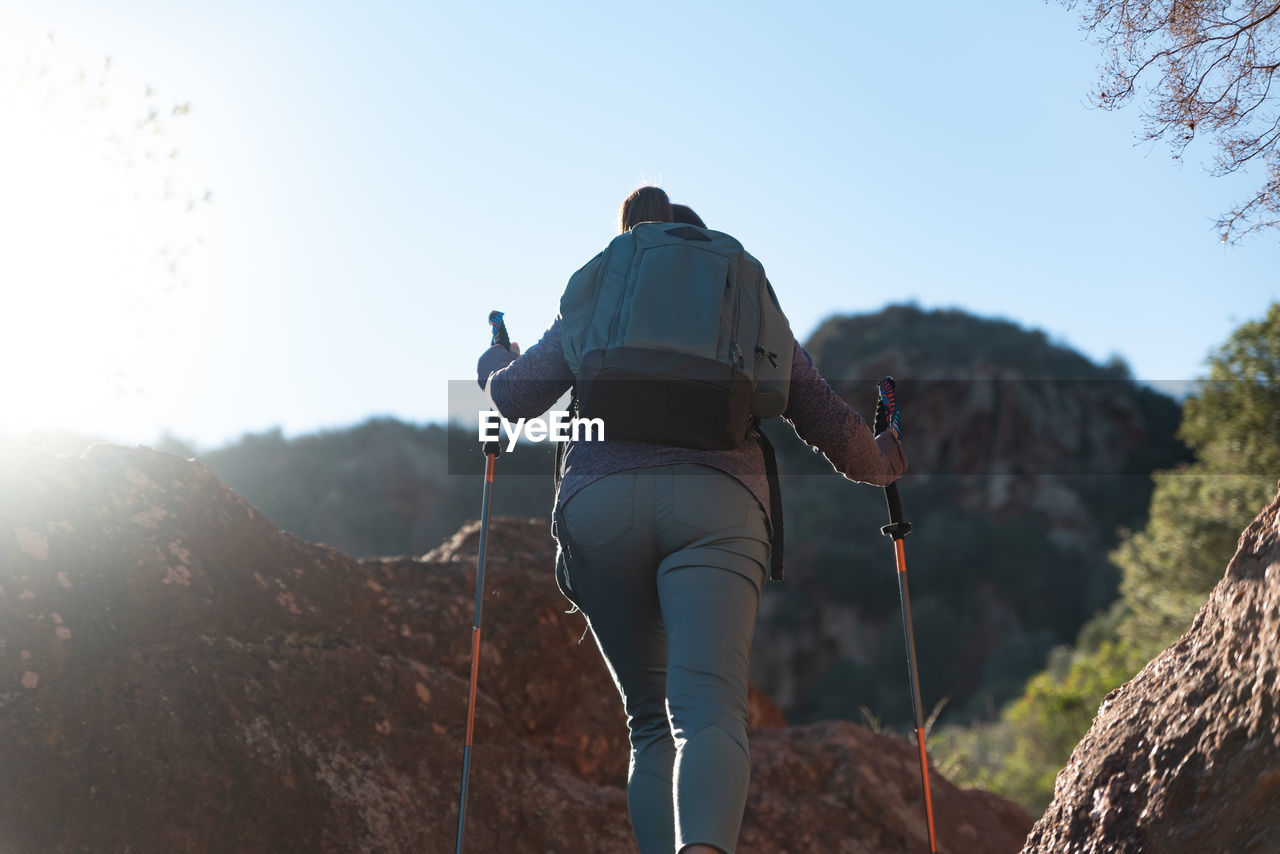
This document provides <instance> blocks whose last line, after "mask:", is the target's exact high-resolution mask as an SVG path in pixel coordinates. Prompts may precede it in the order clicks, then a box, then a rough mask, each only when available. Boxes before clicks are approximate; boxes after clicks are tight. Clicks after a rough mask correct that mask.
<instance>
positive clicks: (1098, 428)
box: [200, 306, 1187, 725]
mask: <svg viewBox="0 0 1280 854" xmlns="http://www.w3.org/2000/svg"><path fill="white" fill-rule="evenodd" d="M806 347H807V348H808V349H809V350H810V352H811V353H812V354H813V356H814V358H815V360H816V362H817V364H818V367H819V369H820V370H822V372H823V374H824V375H825V376H827V377H828V378H829V380H830V381H831V383H832V385H833V387H834V388H835V389H836V390H837V391H838V392H839V393H840V394H841V395H842V396H843V397H844V398H845V399H846V400H848V401H849V402H850V404H851V405H852V406H853V407H854V408H855V409H856V410H857V411H859V412H860V413H862V414H863V415H864V416H866V417H868V418H870V416H871V414H872V408H873V403H874V383H875V381H876V380H877V379H879V378H880V377H881V376H883V375H885V374H892V375H893V376H894V377H895V378H896V379H897V381H898V388H899V398H900V400H901V402H902V405H903V408H904V418H905V425H904V429H905V436H904V438H905V442H906V446H907V450H908V454H909V456H910V459H911V473H910V474H909V475H908V476H907V477H906V478H905V479H904V480H903V481H902V484H901V490H902V496H903V503H904V507H905V511H906V514H907V517H908V518H909V519H910V520H911V521H912V522H913V523H914V525H915V530H914V532H913V533H912V534H911V535H910V536H909V537H908V538H907V543H906V546H907V557H908V567H909V578H910V580H911V585H912V596H913V610H914V617H915V627H916V633H917V643H918V646H919V655H920V669H921V687H922V690H923V692H924V697H925V704H926V705H927V706H929V707H930V708H932V707H933V705H934V704H936V703H937V702H938V701H939V700H941V699H942V698H944V697H945V698H948V705H947V708H946V712H945V716H946V717H947V719H949V720H965V719H968V718H970V717H972V716H974V715H980V714H982V713H984V712H985V711H986V710H987V709H988V708H998V707H999V705H1000V704H1001V703H1002V702H1003V701H1004V700H1006V699H1009V698H1012V697H1013V696H1015V695H1016V694H1017V693H1018V692H1019V691H1020V689H1021V686H1022V683H1023V681H1025V679H1026V677H1027V676H1029V675H1030V674H1032V673H1034V672H1035V671H1037V670H1039V669H1040V668H1041V667H1042V666H1043V664H1044V657H1045V655H1046V653H1047V652H1048V650H1049V649H1050V648H1051V647H1052V646H1054V645H1055V644H1060V643H1070V642H1071V641H1072V640H1073V639H1074V638H1075V635H1076V633H1077V631H1078V630H1079V628H1080V626H1081V625H1082V624H1083V623H1084V622H1085V621H1086V620H1087V619H1088V618H1089V617H1090V616H1091V615H1092V614H1093V613H1094V612H1095V611H1097V610H1099V609H1101V608H1104V607H1105V606H1106V605H1108V604H1109V603H1110V602H1111V601H1112V600H1113V599H1114V598H1115V596H1116V584H1117V578H1118V574H1117V571H1116V569H1115V568H1114V567H1113V566H1112V564H1111V563H1110V562H1109V561H1108V560H1107V557H1106V556H1107V553H1108V551H1109V550H1110V549H1111V548H1113V547H1114V546H1115V544H1116V542H1117V537H1116V533H1117V530H1118V529H1119V528H1120V527H1121V526H1128V527H1137V526H1140V525H1141V524H1142V523H1143V522H1144V519H1145V513H1146V508H1147V502H1148V498H1149V495H1150V490H1151V485H1150V481H1149V478H1148V475H1149V473H1150V472H1151V471H1152V470H1154V469H1156V468H1164V467H1168V466H1171V465H1173V464H1174V463H1175V462H1177V461H1179V460H1182V459H1185V458H1186V457H1187V454H1186V449H1185V448H1183V447H1182V445H1181V444H1180V443H1179V442H1178V441H1177V440H1176V439H1175V438H1174V432H1175V429H1176V427H1177V424H1178V419H1179V409H1178V406H1177V405H1176V403H1175V402H1174V401H1173V400H1172V399H1171V398H1168V397H1166V396H1164V395H1161V394H1158V393H1156V392H1153V391H1151V390H1149V389H1146V388H1143V387H1141V386H1139V385H1138V384H1136V383H1135V382H1133V380H1132V379H1131V378H1130V377H1129V374H1128V370H1127V369H1126V368H1125V367H1124V366H1123V364H1120V363H1113V364H1108V365H1104V366H1099V365H1096V364H1094V363H1093V362H1091V361H1090V360H1089V359H1087V358H1086V357H1084V356H1082V355H1081V354H1079V353H1077V352H1075V351H1073V350H1071V349H1069V348H1066V347H1063V346H1060V345H1057V344H1054V343H1052V342H1051V341H1049V340H1048V338H1047V337H1046V336H1045V335H1044V333H1043V332H1040V331H1035V330H1026V329H1023V328H1021V327H1019V326H1017V325H1016V324H1013V323H1010V322H1007V321H1003V320H993V319H988V318H982V317H977V316H974V315H972V314H969V313H966V312H963V311H959V310H937V311H925V310H921V309H919V308H916V307H913V306H892V307H889V308H887V309H885V310H883V311H881V312H878V313H876V314H870V315H855V316H847V317H834V318H831V319H829V320H828V321H827V322H825V323H824V324H823V325H822V326H821V327H820V328H819V329H818V330H817V331H816V332H815V333H814V335H813V336H812V337H811V338H810V340H809V341H808V342H806ZM766 427H767V430H768V432H769V433H770V435H771V436H773V437H774V439H775V445H776V446H777V449H778V455H779V462H780V466H781V469H782V471H783V473H784V478H783V492H784V503H785V509H786V520H787V580H786V581H785V582H783V583H782V584H769V585H767V587H766V596H765V600H764V602H763V603H762V606H761V617H760V622H759V625H758V628H757V634H756V644H755V647H754V649H753V653H752V668H753V676H754V678H755V679H756V680H757V681H758V682H759V683H760V684H761V685H762V687H764V688H765V690H767V691H768V692H769V694H770V695H771V696H773V697H774V698H775V699H776V700H777V701H778V703H779V705H780V706H781V707H782V708H783V710H784V711H785V713H786V714H787V716H788V719H790V720H795V721H797V722H802V721H807V720H815V719H821V718H829V717H846V718H852V719H858V718H859V717H861V716H862V715H863V711H862V709H863V707H866V709H867V712H869V714H870V715H871V716H872V717H874V718H878V719H880V720H882V721H883V722H884V723H886V724H894V725H898V724H904V723H905V722H906V721H908V720H909V719H910V714H911V710H910V705H909V699H908V695H907V691H906V685H905V677H904V672H905V670H904V668H903V665H902V661H903V656H904V655H905V653H904V651H903V641H902V631H901V622H900V617H899V614H898V597H897V588H896V578H895V575H894V568H893V556H892V550H891V548H890V545H889V541H888V540H887V539H885V538H884V537H882V536H881V535H880V533H879V526H880V525H881V524H883V523H884V522H885V521H886V519H885V510H884V501H883V493H882V491H881V490H878V489H874V488H870V487H867V486H859V485H854V484H851V483H849V482H847V481H845V480H844V479H843V478H840V477H839V476H837V475H836V474H835V473H834V472H832V471H831V469H830V466H829V465H828V464H827V463H826V461H825V460H823V459H822V458H821V457H819V456H817V455H815V454H812V453H810V452H809V451H808V450H807V449H806V448H805V447H804V446H803V445H802V444H801V443H800V442H798V441H797V440H796V438H795V436H794V433H793V431H792V430H791V429H790V427H789V426H788V425H786V424H785V423H782V422H771V423H769V424H768V425H766ZM200 456H201V458H202V459H203V460H204V461H205V462H207V463H208V464H209V465H210V466H211V467H212V468H213V469H214V470H215V471H216V472H217V473H218V474H219V476H221V477H222V478H223V479H224V480H226V482H227V483H228V484H229V485H230V486H231V487H232V488H233V489H235V490H236V491H237V492H239V493H241V494H242V495H244V496H245V497H246V498H247V499H248V500H249V501H250V502H252V503H253V504H254V505H255V506H257V507H258V508H259V509H261V510H262V512H263V513H265V514H266V515H267V516H268V518H270V519H271V520H272V521H273V522H274V523H275V524H277V525H279V526H280V527H282V528H284V529H286V530H289V531H291V532H293V533H296V534H298V535H299V536H301V537H303V538H304V539H307V540H310V541H313V542H323V543H327V544H330V545H333V546H335V547H337V548H340V549H342V550H343V551H345V552H347V553H350V554H354V555H357V556H373V555H397V554H423V553H425V552H427V551H429V550H431V549H432V548H435V547H436V546H438V545H439V544H440V543H441V542H442V541H443V540H445V539H446V538H447V537H449V536H450V535H452V533H453V532H455V531H456V530H457V529H458V528H459V526H460V525H462V524H463V522H464V521H465V520H467V519H473V518H476V517H477V516H478V515H479V509H480V507H479V505H480V485H481V484H480V476H481V470H482V464H483V458H482V455H481V454H480V451H479V448H478V446H477V444H476V440H475V437H474V436H473V435H470V434H469V433H467V432H465V431H462V430H461V429H458V428H445V427H441V426H437V425H429V426H415V425H411V424H405V423H402V422H399V421H396V420H393V419H385V418H380V419H374V420H371V421H368V422H366V423H364V424H361V425H360V426H358V427H354V428H352V429H349V430H339V431H329V432H325V433H319V434H316V435H311V436H303V437H299V438H296V439H293V440H288V441H287V440H285V439H284V438H283V437H282V435H281V434H280V433H279V431H274V432H268V433H264V434H258V435H249V436H245V437H244V438H243V439H241V440H240V441H238V442H236V443H235V444H232V445H230V446H228V447H225V448H221V449H218V450H216V451H212V452H209V453H204V454H201V455H200ZM551 468H552V459H551V450H550V448H549V447H548V446H545V445H543V446H526V447H521V448H518V449H517V450H516V452H514V453H511V454H504V455H503V456H502V457H501V458H500V459H499V462H498V479H499V480H498V484H497V488H496V489H495V490H494V512H495V513H497V514H506V515H513V516H522V517H534V518H537V519H539V520H543V521H546V520H548V519H549V511H550V507H551V501H552V486H551V477H550V473H551ZM548 572H549V570H548ZM548 581H549V582H550V574H548Z"/></svg>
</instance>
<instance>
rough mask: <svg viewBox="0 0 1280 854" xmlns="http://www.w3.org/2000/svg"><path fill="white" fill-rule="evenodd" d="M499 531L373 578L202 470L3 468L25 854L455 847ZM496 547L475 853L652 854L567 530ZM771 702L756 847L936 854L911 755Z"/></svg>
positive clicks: (959, 825)
mask: <svg viewBox="0 0 1280 854" xmlns="http://www.w3.org/2000/svg"><path fill="white" fill-rule="evenodd" d="M477 534H478V526H477V525H476V524H475V523H471V524H468V525H466V526H464V527H463V528H462V530H460V531H459V532H458V533H457V534H456V535H455V536H454V537H453V538H451V539H450V540H449V541H448V542H446V543H445V544H444V545H443V546H441V547H440V548H439V549H436V550H435V551H433V552H431V553H430V554H428V555H426V556H425V557H422V558H405V557H400V558H373V559H366V560H363V561H357V560H355V559H353V558H351V557H348V556H346V555H344V554H342V553H341V552H339V551H337V550H334V549H331V548H327V547H323V546H317V545H312V544H309V543H306V542H304V541H303V540H301V539H299V538H297V537H295V536H293V535H290V534H286V533H283V532H281V531H279V530H277V529H276V528H275V527H274V526H273V525H271V524H270V523H269V522H267V520H266V519H265V518H263V517H262V515H261V514H260V513H258V512H257V511H256V510H255V509H254V508H253V507H251V506H250V505H249V504H247V503H246V502H245V501H244V500H243V499H241V498H240V497H239V496H238V495H236V494H235V493H234V492H232V491H231V490H230V489H228V488H227V487H226V486H225V484H223V483H222V482H221V481H219V480H218V478H217V477H216V476H214V475H213V473H212V472H211V471H210V470H209V469H208V468H207V467H205V466H204V465H201V464H198V463H195V462H192V461H188V460H184V459H182V458H180V457H177V456H173V455H169V454H164V453H159V452H155V451H151V450H148V449H145V448H134V449H129V448H120V447H113V446H94V447H92V448H90V449H89V450H88V451H87V452H86V453H85V454H83V455H82V456H78V457H53V456H49V455H47V454H42V453H36V452H31V451H25V450H21V449H16V448H12V447H10V448H0V768H3V769H4V773H3V774H0V847H2V848H3V850H4V851H6V852H15V854H26V852H41V854H44V852H80V851H164V852H174V854H182V853H183V852H197V851H200V852H205V851H236V852H292V851H298V852H390V851H442V850H449V848H450V847H451V846H452V845H453V840H454V835H455V831H456V825H457V804H458V786H459V777H460V772H461V764H462V747H461V745H462V741H463V733H464V730H465V722H466V707H467V694H468V684H469V674H470V666H471V635H472V629H471V624H472V619H473V611H474V591H475V562H476V553H475V552H476V541H477ZM489 537H490V538H489V554H488V559H487V562H486V570H485V580H486V584H485V599H484V603H485V604H484V622H483V631H482V633H481V635H482V637H481V644H480V649H481V657H480V658H481V661H480V670H479V687H478V691H477V695H476V713H475V737H474V742H475V746H474V748H473V750H472V754H471V776H470V784H469V797H468V802H467V850H469V851H477V852H491V851H493V852H496V851H502V852H530V854H546V852H581V851H598V852H626V851H634V842H633V840H632V835H631V829H630V825H629V822H628V818H627V807H626V795H625V791H624V788H623V786H624V784H625V776H626V765H627V738H626V724H625V718H624V716H623V712H622V709H621V703H620V702H619V700H618V696H617V691H616V688H615V687H614V686H613V683H612V681H611V679H610V677H609V674H608V671H607V669H606V668H605V666H604V664H603V662H602V660H601V658H600V655H599V652H598V650H597V649H596V648H595V645H594V643H593V642H591V639H590V638H589V637H587V638H585V639H583V640H582V642H581V643H579V640H580V638H582V635H583V631H584V629H585V621H584V619H583V617H582V615H581V614H580V613H568V612H569V611H570V610H571V606H570V605H569V603H568V602H567V601H566V600H565V599H564V598H563V597H562V596H561V595H560V593H559V591H558V590H557V589H556V588H555V584H554V580H553V578H552V557H553V551H552V543H551V541H550V537H549V535H548V532H547V528H546V525H545V522H543V521H542V520H538V521H525V520H518V519H510V518H502V517H498V518H495V519H494V520H493V521H492V523H491V527H490V531H489ZM750 705H751V724H752V738H753V748H752V752H753V760H754V762H755V768H756V771H755V772H754V777H753V781H752V788H751V794H750V799H751V801H750V805H749V808H748V815H747V819H746V822H745V824H744V830H743V842H742V846H741V847H740V848H739V850H740V851H743V852H780V851H787V850H793V851H807V850H813V849H810V848H807V847H806V846H807V845H808V842H803V844H802V840H809V839H812V840H815V844H820V845H821V846H822V847H823V848H827V849H830V850H842V851H875V852H898V851H904V852H905V851H908V850H910V851H917V850H921V846H920V840H921V839H923V833H924V821H923V816H922V815H920V813H921V809H920V796H919V792H918V789H919V782H918V770H917V769H916V766H915V765H914V762H915V755H916V754H915V752H914V749H913V748H912V746H911V745H910V744H909V743H908V742H906V741H904V740H903V739H901V738H896V737H891V736H883V735H876V734H874V733H870V732H867V731H865V730H862V729H860V728H858V727H855V726H853V725H852V724H846V723H827V724H820V725H813V726H811V727H807V728H798V727H785V721H783V720H782V716H781V714H780V713H779V712H778V711H777V708H776V707H774V706H773V705H772V703H770V702H769V700H768V698H767V697H765V696H764V695H763V694H761V693H760V692H759V691H757V690H755V689H753V691H752V699H751V703H750ZM913 775H915V776H914V777H913ZM913 780H914V782H913ZM933 785H934V791H935V799H936V800H935V804H936V806H937V810H938V814H939V817H940V818H945V819H946V820H947V821H949V822H953V824H952V825H949V826H948V827H946V828H943V829H940V830H941V832H942V833H943V839H944V841H945V840H948V839H955V840H963V841H964V842H963V844H962V843H961V842H957V843H956V844H957V846H960V847H957V848H955V850H961V847H965V846H967V845H968V840H971V839H972V838H973V832H977V831H976V828H979V827H981V828H983V832H987V831H988V830H989V829H991V828H998V829H999V830H998V831H993V832H994V834H995V835H993V836H992V837H991V839H992V840H994V841H993V842H992V843H991V845H989V846H987V845H986V843H984V846H985V847H984V848H983V849H982V850H987V851H1013V850H1015V847H1016V843H1013V842H1011V840H1013V839H1014V838H1015V837H1016V838H1017V841H1020V840H1021V838H1022V835H1023V834H1024V833H1025V830H1026V828H1027V827H1029V826H1030V818H1029V817H1026V816H1025V815H1021V814H1020V812H1019V811H1018V810H1017V808H1016V807H1012V806H1011V805H1009V804H1007V803H1005V802H1002V801H999V800H998V799H995V798H993V797H992V796H989V795H986V794H985V793H981V792H960V791H957V790H955V789H954V788H953V787H951V786H950V785H949V784H948V783H947V782H946V781H945V780H942V779H941V778H938V777H936V776H935V778H934V783H933ZM913 816H914V818H913ZM966 822H967V823H968V825H969V826H970V827H971V829H973V830H972V832H971V831H970V830H966V829H965V827H966ZM1018 822H1022V825H1021V830H1019V829H1018ZM1008 828H1013V830H1009V829H1008ZM947 834H952V836H948V835H947ZM1001 834H1003V835H1001ZM969 850H972V849H969Z"/></svg>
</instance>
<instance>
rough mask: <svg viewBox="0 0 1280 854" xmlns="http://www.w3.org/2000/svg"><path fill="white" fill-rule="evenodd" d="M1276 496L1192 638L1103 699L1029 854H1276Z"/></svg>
mask: <svg viewBox="0 0 1280 854" xmlns="http://www.w3.org/2000/svg"><path fill="white" fill-rule="evenodd" d="M1278 710H1280V495H1278V496H1277V497H1276V499H1275V500H1273V501H1272V502H1271V504H1270V505H1268V506H1267V507H1266V509H1264V510H1263V511H1262V513H1261V514H1260V515H1259V516H1258V517H1257V519H1255V520H1254V522H1253V523H1252V524H1251V525H1249V527H1248V528H1247V529H1246V530H1245V531H1244V533H1243V534H1242V535H1241V537H1240V541H1239V547H1238V549H1237V551H1236V554H1235V556H1234V557H1233V558H1232V559H1231V562H1230V563H1229V564H1228V565H1227V570H1226V574H1225V576H1224V577H1223V579H1222V581H1221V582H1219V583H1218V586H1217V587H1216V588H1214V591H1213V593H1212V595H1211V596H1210V597H1209V601H1208V602H1207V603H1206V604H1205V606H1204V608H1202V609H1201V610H1200V613H1199V614H1198V615H1197V616H1196V619H1195V622H1194V623H1193V624H1192V627H1191V629H1190V630H1189V631H1188V632H1187V633H1186V634H1185V635H1183V636H1182V638H1181V639H1180V640H1178V642H1177V643H1175V644H1174V645H1173V646H1171V647H1169V648H1168V649H1166V650H1165V651H1164V652H1162V653H1161V654H1160V655H1159V656H1157V657H1156V658H1155V659H1154V660H1153V661H1152V662H1151V663H1150V664H1148V665H1147V666H1146V667H1145V668H1144V669H1143V670H1142V672H1141V673H1139V674H1138V675H1137V676H1135V677H1134V678H1133V679H1132V680H1130V681H1129V682H1128V683H1127V684H1125V685H1124V686H1122V687H1120V688H1117V689H1116V690H1115V691H1112V692H1111V693H1110V694H1108V695H1107V697H1106V699H1105V700H1104V701H1103V703H1102V706H1101V708H1100V709H1099V710H1098V716H1097V718H1096V719H1095V720H1094V722H1093V726H1092V727H1091V728H1090V729H1089V732H1088V734H1087V735H1086V736H1085V737H1084V740H1083V741H1081V742H1080V744H1079V745H1078V746H1077V747H1076V749H1075V752H1074V753H1072V755H1071V760H1070V762H1068V763H1067V766H1066V768H1064V769H1063V770H1062V772H1061V773H1060V774H1059V775H1058V779H1057V783H1056V785H1055V788H1054V799H1053V802H1052V804H1051V805H1050V807H1049V809H1048V811H1046V812H1045V814H1044V816H1043V817H1041V819H1040V820H1039V821H1038V822H1037V823H1036V825H1035V828H1034V830H1033V831H1032V833H1031V835H1030V837H1029V838H1028V840H1027V845H1026V848H1025V849H1024V851H1025V852H1027V854H1030V853H1031V852H1037V853H1038V852H1043V854H1049V852H1053V854H1059V853H1060V852H1109V854H1113V853H1114V854H1126V852H1133V854H1137V852H1148V851H1161V852H1205V851H1240V852H1246V851H1247V852H1273V851H1280V717H1278V716H1277V711H1278Z"/></svg>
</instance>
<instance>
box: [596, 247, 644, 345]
mask: <svg viewBox="0 0 1280 854" xmlns="http://www.w3.org/2000/svg"><path fill="white" fill-rule="evenodd" d="M635 244H636V235H635V232H634V231H633V232H631V257H630V258H628V259H627V272H626V274H625V275H624V276H623V277H622V293H621V294H620V295H619V296H618V301H617V302H616V303H614V306H613V319H612V320H610V321H609V337H608V338H607V339H605V342H604V345H605V347H606V348H607V347H608V346H609V345H610V344H611V343H612V342H613V341H614V340H616V337H617V334H618V325H619V324H620V323H621V322H622V305H623V303H625V302H626V300H627V296H628V295H629V294H630V293H631V289H632V288H633V287H634V285H633V283H632V281H631V265H632V264H634V263H635V260H636V255H637V254H639V251H638V250H637V249H636V247H635ZM597 295H598V294H597Z"/></svg>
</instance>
